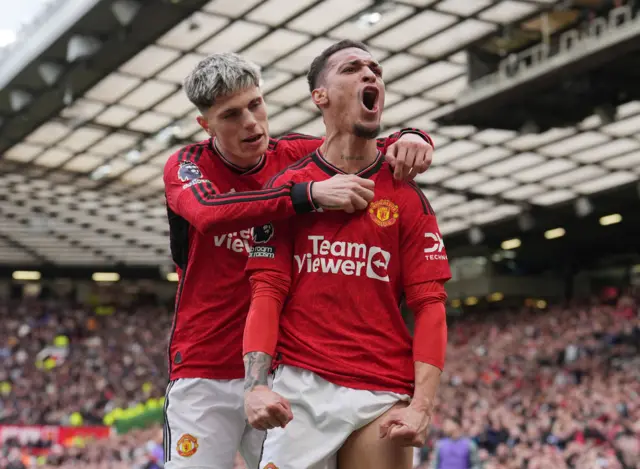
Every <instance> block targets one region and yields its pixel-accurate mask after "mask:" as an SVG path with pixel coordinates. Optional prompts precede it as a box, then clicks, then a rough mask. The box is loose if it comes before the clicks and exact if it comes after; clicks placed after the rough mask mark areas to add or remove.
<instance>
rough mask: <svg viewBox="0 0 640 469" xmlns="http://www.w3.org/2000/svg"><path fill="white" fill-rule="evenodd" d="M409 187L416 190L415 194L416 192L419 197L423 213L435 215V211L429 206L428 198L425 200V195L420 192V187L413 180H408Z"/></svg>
mask: <svg viewBox="0 0 640 469" xmlns="http://www.w3.org/2000/svg"><path fill="white" fill-rule="evenodd" d="M409 187H411V188H412V189H413V190H414V191H415V192H416V194H418V198H419V199H420V203H421V204H422V210H423V211H424V214H425V215H435V214H436V212H434V211H433V208H432V207H431V204H430V203H429V200H427V196H426V195H424V192H422V189H420V187H418V185H417V184H416V183H415V182H414V181H410V182H409Z"/></svg>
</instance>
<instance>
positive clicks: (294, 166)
mask: <svg viewBox="0 0 640 469" xmlns="http://www.w3.org/2000/svg"><path fill="white" fill-rule="evenodd" d="M312 154H313V153H312ZM312 154H310V155H307V156H305V157H304V158H302V159H301V160H299V161H297V162H296V163H293V164H292V165H291V166H287V167H286V168H284V169H283V170H282V171H280V172H278V173H276V174H275V175H274V176H273V177H272V178H271V179H269V180H268V181H267V183H266V184H265V185H264V187H265V188H267V189H268V188H271V187H273V184H274V183H275V182H276V180H277V179H278V178H279V177H280V176H282V175H283V174H284V173H286V172H287V171H289V170H294V171H295V170H299V169H302V168H304V167H305V166H307V165H308V164H309V163H311V162H312V159H311V155H312Z"/></svg>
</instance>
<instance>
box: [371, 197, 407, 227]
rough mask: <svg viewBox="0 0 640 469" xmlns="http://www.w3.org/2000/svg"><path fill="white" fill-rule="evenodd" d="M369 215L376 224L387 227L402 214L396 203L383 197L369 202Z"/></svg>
mask: <svg viewBox="0 0 640 469" xmlns="http://www.w3.org/2000/svg"><path fill="white" fill-rule="evenodd" d="M369 216H370V217H371V219H372V220H373V221H374V222H375V224H376V225H378V226H382V227H386V226H391V225H393V224H394V223H395V222H396V221H397V220H398V217H399V216H400V214H399V213H398V206H397V205H396V204H394V203H393V202H391V201H390V200H387V199H382V200H376V201H375V202H372V203H371V204H369Z"/></svg>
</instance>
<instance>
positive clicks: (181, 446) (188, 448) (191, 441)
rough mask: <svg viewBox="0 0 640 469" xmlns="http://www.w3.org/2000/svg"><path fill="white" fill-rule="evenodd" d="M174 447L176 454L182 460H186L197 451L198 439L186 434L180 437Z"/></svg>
mask: <svg viewBox="0 0 640 469" xmlns="http://www.w3.org/2000/svg"><path fill="white" fill-rule="evenodd" d="M176 446H177V448H176V449H177V450H178V454H179V455H180V456H182V457H183V458H188V457H190V456H193V455H194V454H196V451H198V439H197V438H196V437H195V436H193V435H189V434H188V433H187V434H185V435H182V436H181V437H180V439H179V440H178V444H177V445H176Z"/></svg>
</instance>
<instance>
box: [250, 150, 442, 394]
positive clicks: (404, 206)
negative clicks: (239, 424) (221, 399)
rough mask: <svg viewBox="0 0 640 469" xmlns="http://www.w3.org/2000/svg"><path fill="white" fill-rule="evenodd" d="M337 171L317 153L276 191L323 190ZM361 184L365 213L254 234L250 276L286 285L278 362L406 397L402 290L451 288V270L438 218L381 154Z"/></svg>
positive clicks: (303, 218)
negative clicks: (367, 182)
mask: <svg viewBox="0 0 640 469" xmlns="http://www.w3.org/2000/svg"><path fill="white" fill-rule="evenodd" d="M339 172H340V170H339V169H337V168H336V167H335V166H333V165H331V164H330V163H329V162H327V161H326V160H325V159H324V158H323V156H322V155H321V153H320V151H319V150H318V151H316V152H315V153H313V154H312V155H310V156H309V157H307V158H305V159H304V160H302V161H300V162H299V163H297V164H295V165H293V166H292V167H291V168H289V169H287V170H286V171H285V172H283V173H282V175H280V176H278V177H277V178H276V179H275V180H274V181H273V185H274V186H277V185H278V184H280V183H282V182H283V181H294V182H296V181H310V180H312V181H322V180H325V179H327V178H330V177H331V176H333V175H335V174H337V173H339ZM358 176H361V177H366V178H370V179H372V180H373V181H375V197H374V200H373V201H372V202H371V203H370V204H369V207H368V209H367V210H366V211H362V212H358V213H355V214H348V213H344V212H338V211H325V212H323V213H309V214H305V215H299V216H297V217H296V218H295V219H290V220H280V221H276V222H273V223H270V224H267V225H266V226H264V227H259V228H256V232H257V233H260V235H259V236H256V237H255V243H254V246H253V248H252V252H251V254H250V256H249V261H248V264H247V271H248V272H249V273H251V272H255V271H265V270H266V271H277V272H279V273H281V274H284V275H286V276H290V277H291V279H292V283H291V289H290V292H289V295H288V296H287V301H286V302H285V304H284V308H283V311H282V314H281V316H280V330H279V336H278V345H277V347H276V354H277V361H278V363H284V364H287V365H292V366H297V367H300V368H304V369H306V370H310V371H313V372H314V373H317V374H318V375H320V376H321V377H323V378H324V379H326V380H328V381H330V382H332V383H334V384H337V385H340V386H346V387H350V388H355V389H367V390H371V391H375V390H385V391H393V392H400V393H407V394H410V395H412V394H413V386H414V365H413V354H412V351H413V349H412V338H411V336H410V333H409V331H408V329H407V327H406V325H405V322H404V320H403V318H402V315H401V312H400V302H401V299H402V295H403V291H404V290H405V288H406V287H408V286H410V285H418V284H423V283H427V282H433V281H446V280H448V279H449V278H451V272H450V269H449V262H448V260H447V254H446V251H445V248H444V243H443V241H442V236H441V235H440V231H439V229H438V224H437V221H436V217H435V214H434V212H433V210H432V208H431V206H430V205H429V202H428V201H427V199H426V197H425V195H424V193H423V192H422V191H421V190H420V188H418V186H417V185H416V184H415V183H413V182H405V181H401V182H399V181H396V180H395V179H394V178H393V174H392V170H391V168H390V167H389V165H388V164H387V163H386V162H385V161H384V157H383V156H382V155H381V154H380V153H379V154H378V158H377V159H376V161H375V163H373V164H372V165H371V166H369V167H368V168H366V169H364V170H362V171H361V172H360V173H358ZM258 241H259V242H258Z"/></svg>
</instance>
